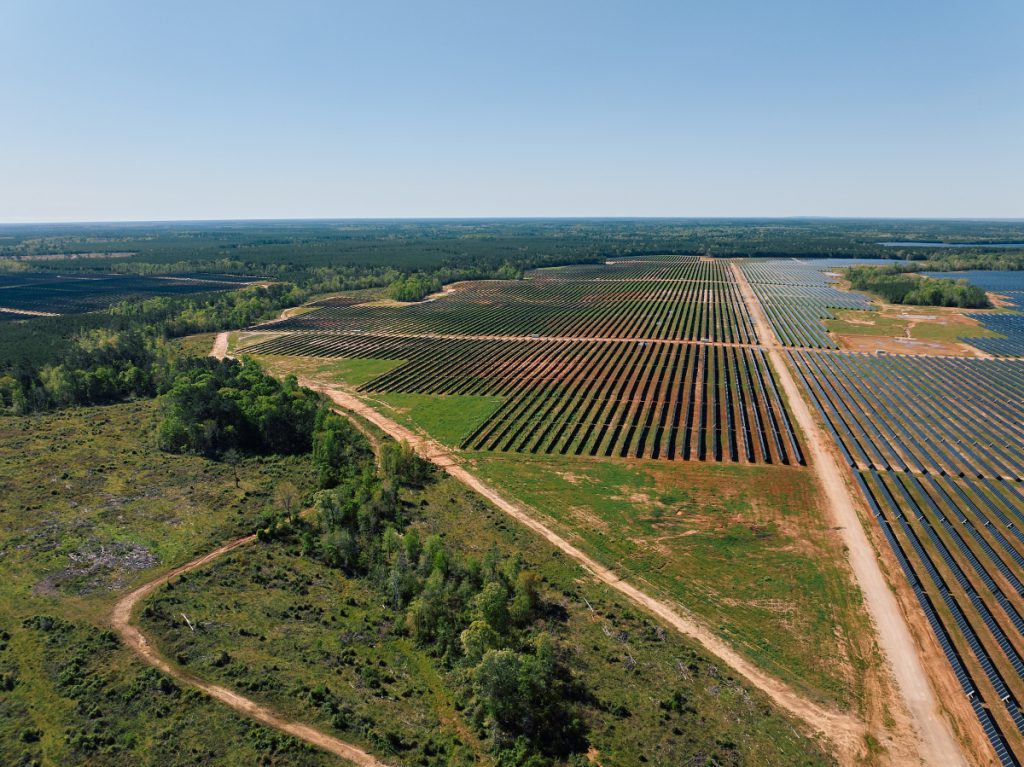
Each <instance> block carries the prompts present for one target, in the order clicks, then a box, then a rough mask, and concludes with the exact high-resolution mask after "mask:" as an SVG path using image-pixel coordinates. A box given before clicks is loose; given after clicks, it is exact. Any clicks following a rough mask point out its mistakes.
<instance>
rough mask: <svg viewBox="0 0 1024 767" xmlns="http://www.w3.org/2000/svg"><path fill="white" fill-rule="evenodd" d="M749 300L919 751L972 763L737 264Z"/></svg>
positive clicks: (924, 757)
mask: <svg viewBox="0 0 1024 767" xmlns="http://www.w3.org/2000/svg"><path fill="white" fill-rule="evenodd" d="M732 268H733V271H734V272H735V275H736V280H737V281H738V282H739V286H740V292H741V294H742V295H743V300H744V301H745V302H746V304H747V307H748V309H749V310H750V315H751V319H752V320H753V322H754V328H755V329H756V330H757V335H758V338H760V339H761V342H762V343H763V344H764V345H765V346H766V347H767V349H768V356H769V358H770V359H771V363H772V369H773V371H774V373H775V375H776V377H777V378H778V380H779V382H780V383H781V384H782V388H783V390H784V391H785V392H786V397H787V399H788V400H789V405H790V408H791V410H792V412H793V416H794V417H795V418H796V421H797V423H798V424H799V425H800V429H801V430H802V431H803V433H804V438H805V440H806V441H807V446H806V447H807V451H808V452H809V453H810V456H811V465H812V467H813V468H814V470H815V472H816V473H817V476H818V480H819V482H820V484H821V487H822V491H823V492H824V495H825V499H826V501H827V506H828V508H829V511H830V512H831V514H832V517H833V520H834V523H835V525H836V527H837V528H838V531H839V533H840V535H841V536H842V540H843V543H844V544H845V545H846V548H847V550H848V556H849V560H850V567H851V569H852V570H853V574H854V577H855V578H856V580H857V585H858V586H859V587H860V590H861V592H862V593H863V595H864V601H865V603H866V604H867V607H868V611H869V613H870V614H871V617H872V619H873V620H874V623H875V629H876V631H877V633H878V640H879V644H880V645H881V648H882V651H883V653H884V654H885V657H886V659H887V660H888V665H889V668H890V670H891V672H892V675H893V677H894V679H895V681H896V684H897V686H898V687H899V690H900V693H901V695H902V698H903V702H904V704H905V705H906V708H907V710H908V711H909V713H910V716H911V719H912V721H913V726H914V727H915V729H916V730H917V734H918V736H919V737H918V753H919V754H920V758H921V761H922V762H923V763H924V764H927V765H929V766H930V767H931V766H932V765H935V766H936V767H937V766H939V765H951V766H952V765H956V767H960V766H961V765H966V761H965V760H964V757H963V755H962V753H961V750H960V747H959V745H958V743H957V741H956V739H955V738H954V737H953V733H952V731H951V730H950V727H949V724H948V722H947V721H946V718H945V716H943V714H942V712H941V711H940V710H939V705H938V701H937V700H936V698H935V696H934V694H933V692H932V688H931V685H930V684H929V682H928V677H927V675H926V673H925V670H924V666H923V664H922V663H921V659H920V657H919V655H918V653H917V648H916V646H915V645H914V640H913V638H912V637H911V635H910V629H909V628H908V627H907V624H906V621H905V620H904V618H903V613H902V612H901V611H900V607H899V605H898V604H897V602H896V597H895V596H893V593H892V591H891V590H890V588H889V586H888V584H887V583H886V582H885V577H884V576H883V575H882V570H881V568H880V566H879V564H878V559H877V557H876V556H875V551H874V549H873V548H872V546H871V543H870V541H868V537H867V534H866V533H865V531H864V528H863V526H862V525H861V520H860V516H859V515H858V513H857V507H856V503H855V501H854V496H853V494H852V492H851V488H850V487H849V485H847V483H846V481H845V479H844V475H843V471H842V469H841V468H840V466H839V463H838V462H837V460H836V458H835V455H834V454H833V453H832V451H831V450H830V449H829V442H828V439H829V438H828V437H827V436H826V435H825V433H824V432H823V431H822V429H821V428H820V427H819V426H818V423H817V421H815V419H814V417H813V416H812V414H811V411H810V408H808V406H807V402H806V400H805V399H804V397H803V395H802V394H801V392H800V390H799V388H798V387H797V385H796V381H795V380H794V378H793V375H792V374H791V372H790V369H789V366H788V365H787V364H786V361H785V359H784V358H783V354H782V347H781V345H780V344H779V341H778V338H777V337H776V335H775V332H774V330H773V329H772V327H771V325H770V323H769V322H768V320H767V318H766V316H765V314H764V311H763V310H762V308H761V304H760V302H759V301H758V300H757V297H756V296H755V295H754V291H753V289H752V288H751V287H750V283H749V282H748V281H747V278H746V276H745V275H744V274H743V271H742V270H741V269H740V268H739V266H738V265H736V264H733V265H732Z"/></svg>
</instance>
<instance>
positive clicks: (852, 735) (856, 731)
mask: <svg viewBox="0 0 1024 767" xmlns="http://www.w3.org/2000/svg"><path fill="white" fill-rule="evenodd" d="M299 383H300V384H302V385H303V386H307V387H309V388H311V389H315V390H317V391H319V392H321V393H323V394H324V395H326V396H327V397H329V398H330V399H331V401H333V402H334V403H335V404H336V405H338V406H339V407H340V408H343V409H344V410H348V411H350V412H353V413H356V414H357V415H359V416H361V417H362V418H364V419H366V420H367V421H369V422H370V423H372V424H374V425H375V426H377V427H378V428H379V429H381V430H382V431H384V432H386V433H387V434H389V435H390V436H392V437H393V438H395V439H396V440H405V441H406V442H408V443H409V445H410V446H411V447H412V448H413V449H414V450H415V451H416V452H417V453H419V454H420V455H421V456H423V457H424V458H426V459H427V460H429V461H431V462H432V463H434V464H436V465H437V466H440V467H441V468H443V469H444V470H445V471H447V472H448V473H449V474H450V475H451V476H453V477H455V478H456V479H458V480H459V481H461V482H462V483H463V484H465V485H466V486H467V487H469V488H471V489H473V490H474V491H476V492H477V493H479V494H480V495H482V496H483V497H485V498H486V499H487V500H489V501H490V502H491V503H493V504H494V505H495V506H497V507H498V508H499V509H501V510H502V511H503V512H505V513H506V514H508V515H509V516H510V517H512V518H514V519H515V520H516V521H518V522H520V523H521V524H522V525H524V526H525V527H527V528H529V529H530V530H532V531H533V532H535V533H537V534H538V535H540V536H542V537H543V538H545V539H546V540H547V541H548V542H550V543H551V544H552V545H554V546H555V547H556V548H558V549H559V550H561V551H562V552H563V553H564V554H566V555H567V556H569V557H571V558H572V559H573V560H575V561H576V562H577V563H578V564H580V565H582V566H583V567H584V568H586V569H587V570H589V571H590V572H591V573H593V575H594V576H595V577H596V578H597V579H598V580H599V581H601V582H603V583H605V584H607V585H608V586H611V587H612V588H614V589H615V590H616V591H618V592H619V593H621V594H623V595H625V596H626V597H628V598H629V599H630V600H631V601H633V602H634V603H635V604H638V605H640V606H641V607H643V608H644V609H646V610H648V611H649V612H651V613H653V614H654V615H656V616H657V617H658V618H659V619H661V620H662V621H664V622H665V623H666V624H667V625H669V626H671V627H672V628H673V629H675V630H676V631H678V632H679V633H680V634H683V635H684V636H686V637H688V638H690V639H692V640H695V641H697V642H699V643H700V644H701V645H703V646H704V648H705V649H707V650H708V651H710V652H711V653H713V654H714V655H715V656H717V657H718V658H719V659H720V660H722V661H723V662H724V663H726V664H727V665H729V666H730V667H731V668H732V669H733V670H734V671H735V672H736V673H738V674H739V675H741V676H742V677H744V678H745V679H746V680H747V681H748V682H749V683H750V684H752V685H753V686H754V687H757V688H758V689H759V690H761V691H762V692H764V693H765V694H766V695H767V696H768V697H770V698H771V699H772V700H773V701H775V703H777V704H778V705H779V706H781V707H782V708H783V709H785V710H786V711H788V712H789V713H790V714H792V715H793V716H795V717H797V718H799V719H801V720H803V721H804V722H805V723H807V724H808V725H809V726H810V727H811V728H813V729H814V730H815V731H817V732H819V733H820V734H821V735H822V736H824V737H826V738H828V739H829V740H831V741H832V743H833V744H834V745H835V746H836V749H837V754H836V755H837V758H838V759H839V760H840V761H841V762H842V763H843V764H848V765H852V764H858V763H860V762H861V760H862V756H863V750H864V736H865V735H866V734H867V729H866V727H865V725H864V723H863V722H861V721H860V720H858V719H857V718H855V717H853V716H850V715H848V714H844V713H842V712H839V711H835V710H831V709H827V708H824V707H822V706H819V705H818V704H816V703H814V702H812V701H810V700H807V699H806V698H804V697H803V696H802V695H800V694H799V693H797V692H796V691H795V690H793V689H792V688H791V687H790V686H789V685H787V684H786V683H785V682H782V681H781V680H779V679H776V678H775V677H773V676H771V675H770V674H767V673H765V672H764V671H762V670H761V669H760V668H758V667H757V666H755V665H754V664H753V663H751V662H750V661H748V660H747V659H746V658H744V657H743V656H741V655H740V654H738V653H737V652H736V651H735V650H734V649H733V648H732V647H731V646H730V645H729V644H727V643H726V642H725V641H723V640H722V639H721V638H719V637H718V636H717V635H715V634H714V633H713V632H712V631H710V630H709V629H708V628H706V627H705V626H703V625H701V624H700V623H698V622H697V621H696V620H694V619H692V618H691V617H689V616H687V615H684V614H683V613H681V612H679V611H678V610H677V609H675V608H674V607H672V606H671V605H669V604H668V603H666V602H662V601H660V600H657V599H655V598H654V597H651V596H649V595H648V594H646V593H644V592H643V591H641V590H640V589H638V588H636V587H635V586H633V585H632V584H630V583H627V582H626V581H624V580H622V578H620V577H619V576H618V575H617V574H616V573H615V572H614V571H612V570H611V569H609V568H607V567H605V566H604V565H602V564H600V563H599V562H597V561H596V560H594V559H593V558H591V557H590V556H589V555H588V554H586V553H585V552H583V551H581V550H580V549H578V548H577V547H576V546H574V545H573V544H571V543H570V542H569V541H567V540H566V539H564V538H562V537H561V536H560V535H558V533H556V532H555V531H553V530H552V529H551V528H549V527H547V526H546V525H545V524H543V523H542V522H540V521H538V520H537V519H536V518H534V517H533V516H532V515H531V514H530V513H529V511H528V510H527V509H526V507H524V506H522V505H520V504H518V503H515V502H513V501H511V500H509V499H507V498H505V497H504V496H503V495H501V493H499V492H498V491H497V490H495V489H494V488H493V487H491V486H490V485H488V484H486V483H485V482H483V481H482V480H481V479H480V478H479V477H477V476H476V475H475V474H472V473H471V472H470V471H468V470H467V469H465V468H464V467H463V466H462V465H461V464H460V463H459V462H458V460H457V459H456V457H455V455H454V453H453V452H452V451H451V450H450V449H448V448H447V447H445V446H443V445H441V444H440V443H439V442H436V441H435V440H432V439H428V438H426V437H423V436H422V435H419V434H416V433H415V432H413V431H412V430H410V429H408V428H406V427H405V426H402V425H401V424H399V423H397V422H395V421H393V420H391V419H390V418H388V417H387V416H385V415H383V414H381V413H379V412H378V411H376V410H374V409H373V408H372V407H370V406H369V405H368V404H366V403H365V402H363V401H362V400H360V399H358V398H356V397H355V396H353V395H352V394H349V393H348V392H345V391H343V390H341V389H338V388H335V387H332V386H328V385H326V384H324V383H322V382H320V381H316V380H313V379H311V378H304V377H300V378H299ZM936 764H938V763H936Z"/></svg>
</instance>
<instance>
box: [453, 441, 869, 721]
mask: <svg viewBox="0 0 1024 767" xmlns="http://www.w3.org/2000/svg"><path fill="white" fill-rule="evenodd" d="M469 455H470V456H471V461H472V463H473V465H474V470H475V471H476V472H477V473H479V474H480V475H481V476H482V477H484V478H485V479H487V480H489V481H491V482H492V483H493V484H494V485H495V486H497V487H501V488H504V489H506V490H507V491H508V492H509V494H510V495H512V496H513V497H515V498H520V499H522V500H523V501H524V502H526V503H528V504H530V505H531V506H532V507H533V508H534V509H536V510H538V511H539V512H540V513H542V514H545V515H547V516H548V517H550V518H551V519H552V520H553V524H554V526H555V528H556V529H557V530H559V531H561V532H562V533H563V534H565V535H566V536H567V537H568V538H569V539H570V540H572V541H573V542H575V543H577V545H580V546H581V547H582V548H584V549H585V550H586V551H587V552H588V553H590V554H591V555H592V556H594V557H595V558H597V559H598V560H599V561H601V562H609V563H615V566H616V569H617V570H618V571H620V572H621V573H622V574H623V576H624V577H627V578H629V579H630V580H632V581H633V582H635V583H637V584H638V585H642V587H644V588H645V589H649V590H650V591H652V592H654V593H660V595H661V596H662V597H664V598H666V599H668V600H670V601H678V602H679V603H680V604H682V605H684V606H685V607H686V609H687V610H690V611H692V612H694V613H695V614H697V615H699V616H700V617H701V618H702V619H703V620H704V621H705V622H707V623H708V624H709V625H710V626H713V627H714V628H715V630H716V632H717V633H719V634H721V635H722V636H724V637H725V638H726V639H728V640H729V642H730V643H732V644H733V645H734V646H735V647H736V649H737V650H738V651H740V652H742V653H744V654H746V655H748V656H749V657H750V658H751V659H753V660H754V661H755V662H756V663H757V664H758V665H759V666H761V667H762V668H764V669H766V670H768V671H769V672H770V673H773V674H775V675H777V676H779V677H781V678H783V679H786V680H787V681H789V682H790V683H792V684H794V685H795V686H797V687H799V688H801V689H803V690H806V691H807V692H808V693H809V694H810V695H812V696H814V697H818V698H821V699H825V700H828V701H830V702H834V703H835V704H837V705H839V706H841V707H847V708H854V709H857V708H858V707H859V706H861V705H862V704H863V703H864V700H863V695H864V687H863V685H864V684H865V681H866V678H867V677H868V676H869V675H870V669H871V667H873V666H874V664H875V662H876V661H875V658H874V650H873V648H872V647H871V645H870V636H871V635H870V630H869V626H868V622H867V619H866V616H865V614H864V612H863V609H862V607H861V603H860V597H859V594H858V593H857V592H856V590H855V589H854V588H853V587H852V586H851V585H850V580H849V575H848V573H847V572H846V571H845V569H844V568H843V566H842V564H841V563H842V561H843V558H842V553H841V550H840V545H839V543H838V541H837V539H836V538H835V537H834V535H833V534H832V533H830V532H829V531H828V529H827V525H826V521H825V518H824V516H823V515H822V514H821V513H820V512H819V511H818V501H817V495H816V490H815V488H814V484H813V480H812V477H811V476H810V475H808V474H807V473H806V472H804V471H801V470H799V469H789V468H785V467H775V466H765V467H758V466H730V465H709V464H698V463H692V462H688V463H678V462H671V463H662V462H642V463H641V462H634V461H620V460H607V459H606V460H600V459H597V460H595V459H583V458H572V457H560V456H540V455H529V456H524V455H516V454H511V453H510V454H495V453H471V454H469Z"/></svg>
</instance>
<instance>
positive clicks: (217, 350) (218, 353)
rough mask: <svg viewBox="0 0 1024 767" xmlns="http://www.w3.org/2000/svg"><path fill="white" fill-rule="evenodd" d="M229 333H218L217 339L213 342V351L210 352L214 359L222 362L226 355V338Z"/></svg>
mask: <svg viewBox="0 0 1024 767" xmlns="http://www.w3.org/2000/svg"><path fill="white" fill-rule="evenodd" d="M229 335H230V333H227V332H224V333H218V334H217V337H216V338H215V339H214V340H213V349H212V350H211V351H210V356H211V357H214V358H216V359H219V360H222V359H224V358H225V357H226V356H227V354H228V336H229Z"/></svg>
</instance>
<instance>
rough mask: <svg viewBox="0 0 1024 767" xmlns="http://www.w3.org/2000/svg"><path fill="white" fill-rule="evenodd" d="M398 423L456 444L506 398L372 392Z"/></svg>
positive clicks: (438, 439)
mask: <svg viewBox="0 0 1024 767" xmlns="http://www.w3.org/2000/svg"><path fill="white" fill-rule="evenodd" d="M373 399H374V401H376V402H382V403H383V404H384V405H386V406H387V407H388V408H389V409H390V410H391V415H393V416H394V418H395V420H397V421H399V422H400V423H402V424H404V425H406V426H410V427H413V428H418V429H422V430H423V431H425V432H426V433H427V434H429V435H430V436H431V437H433V438H434V439H436V440H437V441H438V442H441V443H442V444H445V445H448V446H449V447H458V446H459V445H460V444H461V443H462V440H463V439H465V438H466V437H467V436H468V435H469V434H470V433H471V432H472V431H473V429H475V428H476V427H477V426H479V425H480V424H482V423H483V422H484V421H486V420H487V419H488V418H489V417H490V416H491V414H492V413H494V411H495V410H497V409H498V408H499V407H500V406H501V404H502V403H503V402H504V401H505V398H504V397H493V396H476V395H467V394H442V395H438V396H433V395H429V394H400V393H391V394H374V395H373Z"/></svg>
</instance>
